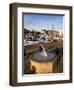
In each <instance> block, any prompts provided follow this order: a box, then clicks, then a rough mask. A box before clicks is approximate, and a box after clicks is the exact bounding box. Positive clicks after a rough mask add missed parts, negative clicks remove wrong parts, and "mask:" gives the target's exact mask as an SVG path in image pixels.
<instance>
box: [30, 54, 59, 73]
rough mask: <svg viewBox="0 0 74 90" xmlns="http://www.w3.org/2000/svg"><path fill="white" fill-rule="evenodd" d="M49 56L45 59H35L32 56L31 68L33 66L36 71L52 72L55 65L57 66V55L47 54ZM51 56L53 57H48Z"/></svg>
mask: <svg viewBox="0 0 74 90" xmlns="http://www.w3.org/2000/svg"><path fill="white" fill-rule="evenodd" d="M48 55H49V57H48V58H46V60H41V61H40V60H37V59H36V58H35V57H32V58H31V60H30V62H31V69H32V67H34V69H35V71H36V73H53V72H54V70H55V67H56V66H57V56H55V55H51V54H48ZM50 56H53V57H50Z"/></svg>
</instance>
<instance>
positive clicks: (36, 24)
mask: <svg viewBox="0 0 74 90" xmlns="http://www.w3.org/2000/svg"><path fill="white" fill-rule="evenodd" d="M52 24H53V25H54V29H56V30H63V16H62V15H39V14H24V28H27V29H30V30H32V29H33V30H41V29H48V30H49V29H52Z"/></svg>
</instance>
